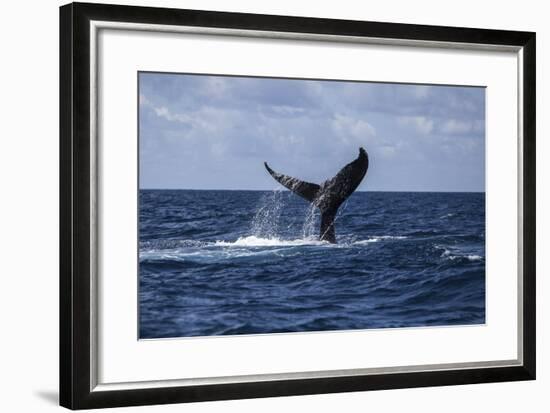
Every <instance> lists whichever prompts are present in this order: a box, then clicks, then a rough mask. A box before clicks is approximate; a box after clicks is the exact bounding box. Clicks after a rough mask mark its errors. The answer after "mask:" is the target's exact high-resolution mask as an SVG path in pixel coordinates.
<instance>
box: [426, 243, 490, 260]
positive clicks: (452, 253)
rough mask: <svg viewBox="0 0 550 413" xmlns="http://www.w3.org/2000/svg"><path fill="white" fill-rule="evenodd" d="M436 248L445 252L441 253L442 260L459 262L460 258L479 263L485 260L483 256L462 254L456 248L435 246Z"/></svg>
mask: <svg viewBox="0 0 550 413" xmlns="http://www.w3.org/2000/svg"><path fill="white" fill-rule="evenodd" d="M435 248H437V249H440V250H443V252H442V253H441V258H447V259H449V260H451V261H454V260H457V259H459V258H466V259H467V260H470V261H479V260H482V259H483V257H482V256H481V255H477V254H466V253H461V251H459V250H458V249H456V248H453V249H450V248H449V247H445V246H443V245H435Z"/></svg>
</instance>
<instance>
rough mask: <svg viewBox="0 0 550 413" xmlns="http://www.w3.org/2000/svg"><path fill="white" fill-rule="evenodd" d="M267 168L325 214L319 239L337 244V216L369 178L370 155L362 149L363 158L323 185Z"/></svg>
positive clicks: (275, 177)
mask: <svg viewBox="0 0 550 413" xmlns="http://www.w3.org/2000/svg"><path fill="white" fill-rule="evenodd" d="M264 166H265V169H267V172H269V174H270V175H271V176H272V177H273V178H274V179H275V180H276V181H277V182H279V183H280V184H281V185H282V186H284V187H285V188H287V189H288V190H290V191H292V192H293V193H295V194H296V195H298V196H300V197H302V198H303V199H305V200H306V201H308V202H310V203H311V204H313V205H315V206H316V207H317V208H319V210H320V212H321V225H320V229H319V239H320V240H321V241H327V242H330V243H332V244H335V243H336V231H335V228H334V221H335V219H336V213H337V212H338V208H340V206H341V205H342V204H343V203H344V201H345V200H346V199H348V198H349V196H350V195H351V194H352V193H353V192H354V191H355V190H356V189H357V187H358V186H359V184H360V183H361V181H362V180H363V178H364V177H365V175H366V174H367V169H368V168H369V155H368V154H367V151H366V150H365V149H364V148H362V147H361V148H359V156H357V158H356V159H355V160H353V161H352V162H350V163H348V164H347V165H346V166H344V167H343V168H342V169H340V171H339V172H338V173H337V174H336V175H335V176H334V177H333V178H331V179H328V180H326V181H325V182H323V183H321V184H320V185H318V184H315V183H311V182H306V181H302V180H300V179H298V178H293V177H291V176H288V175H284V174H281V173H278V172H275V171H274V170H273V169H271V167H270V166H269V165H268V164H267V162H264Z"/></svg>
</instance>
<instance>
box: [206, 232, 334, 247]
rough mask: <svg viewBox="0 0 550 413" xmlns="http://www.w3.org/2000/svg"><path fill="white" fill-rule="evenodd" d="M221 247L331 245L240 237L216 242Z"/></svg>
mask: <svg viewBox="0 0 550 413" xmlns="http://www.w3.org/2000/svg"><path fill="white" fill-rule="evenodd" d="M214 245H216V246H219V247H286V246H289V247H296V246H305V245H330V244H329V243H328V242H326V241H319V240H317V239H315V238H302V239H293V240H284V239H280V238H276V237H274V238H260V237H257V236H255V235H250V236H248V237H240V238H239V239H237V240H236V241H234V242H228V241H216V242H215V244H214Z"/></svg>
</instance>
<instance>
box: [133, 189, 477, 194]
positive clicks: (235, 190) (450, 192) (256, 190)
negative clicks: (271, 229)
mask: <svg viewBox="0 0 550 413" xmlns="http://www.w3.org/2000/svg"><path fill="white" fill-rule="evenodd" d="M138 189H139V190H140V191H227V192H237V191H241V192H272V191H276V190H278V189H219V188H212V189H210V188H209V189H193V188H138ZM280 191H281V192H291V191H289V190H288V189H286V188H284V189H280ZM354 192H414V193H417V192H421V193H422V192H423V193H448V194H456V193H468V194H484V193H485V192H486V191H464V190H458V191H434V190H422V191H402V190H362V191H354Z"/></svg>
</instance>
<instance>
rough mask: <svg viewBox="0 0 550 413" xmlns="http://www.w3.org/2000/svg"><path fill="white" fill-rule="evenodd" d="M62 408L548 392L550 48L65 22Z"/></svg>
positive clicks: (105, 17)
mask: <svg viewBox="0 0 550 413" xmlns="http://www.w3.org/2000/svg"><path fill="white" fill-rule="evenodd" d="M60 51H61V53H60V98H61V99H60V101H61V107H60V158H61V173H60V185H61V199H60V206H61V211H60V216H61V228H60V239H61V245H60V249H61V252H60V360H61V362H60V403H61V405H62V406H65V407H68V408H71V409H83V408H100V407H114V406H130V405H144V404H159V403H179V402H194V401H206V400H224V399H236V398H256V397H271V396H286V395H305V394H318V393H330V392H350V391H361V390H378V389H394V388H407V387H409V388H410V387H421V386H440V385H455V384H471V383H484V382H496V381H513V380H533V379H534V378H535V33H528V32H516V31H500V30H498V31H497V30H487V29H472V28H457V27H436V26H422V25H409V24H395V23H380V22H366V21H344V20H331V19H318V18H308V17H287V16H270V15H254V14H240V13H226V12H211V11H196V10H177V9H163V8H148V7H130V6H115V5H104V4H81V3H72V4H68V5H66V6H63V7H61V9H60Z"/></svg>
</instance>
